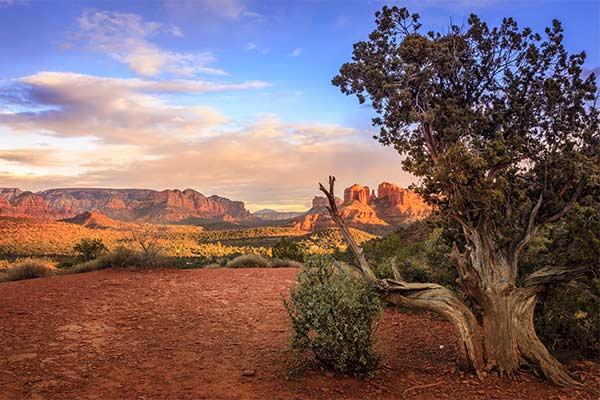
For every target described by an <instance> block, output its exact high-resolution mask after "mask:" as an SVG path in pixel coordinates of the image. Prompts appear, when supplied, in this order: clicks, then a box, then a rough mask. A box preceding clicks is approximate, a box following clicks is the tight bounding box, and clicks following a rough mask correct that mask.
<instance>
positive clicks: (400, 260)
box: [362, 221, 457, 288]
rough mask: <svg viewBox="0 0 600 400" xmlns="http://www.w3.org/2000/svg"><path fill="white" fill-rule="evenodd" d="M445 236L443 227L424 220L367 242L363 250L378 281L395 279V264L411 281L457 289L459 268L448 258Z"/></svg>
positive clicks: (402, 274) (405, 277) (405, 278)
mask: <svg viewBox="0 0 600 400" xmlns="http://www.w3.org/2000/svg"><path fill="white" fill-rule="evenodd" d="M442 235H443V228H441V227H438V226H435V225H434V224H432V223H431V222H429V221H421V222H415V223H413V224H411V225H408V226H405V227H402V228H400V229H399V230H398V231H397V232H396V233H393V234H391V235H388V236H386V237H384V238H382V239H374V240H370V241H368V242H365V243H363V245H362V247H363V250H364V253H365V256H366V257H367V259H368V260H369V261H371V262H372V263H373V265H374V268H373V270H374V271H373V272H375V274H376V275H377V276H378V277H379V278H392V277H393V272H392V263H393V262H395V264H396V266H397V267H398V270H399V272H400V275H401V276H402V278H403V279H404V280H406V281H408V282H435V283H439V284H442V285H444V286H446V287H452V288H456V278H457V273H456V269H455V267H454V265H452V263H451V262H450V260H449V258H448V253H449V252H450V246H449V245H448V244H447V243H446V241H445V240H444V238H443V236H442Z"/></svg>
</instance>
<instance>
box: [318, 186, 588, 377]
mask: <svg viewBox="0 0 600 400" xmlns="http://www.w3.org/2000/svg"><path fill="white" fill-rule="evenodd" d="M334 183H335V177H332V176H330V177H329V189H326V188H325V187H324V186H323V185H319V188H320V190H321V191H322V192H323V193H325V195H326V196H327V198H328V200H329V206H328V207H327V209H328V211H329V213H330V214H331V217H332V219H333V221H334V222H335V223H336V225H337V226H338V227H339V229H340V231H341V232H342V235H343V236H344V239H345V240H346V242H347V244H348V246H349V248H350V249H351V251H352V252H353V254H354V256H355V258H356V261H357V263H358V265H357V266H354V267H355V268H356V269H357V270H358V271H359V272H360V273H361V275H362V276H363V277H364V278H365V279H366V280H367V281H369V282H370V283H371V284H373V285H374V286H375V287H376V288H377V289H379V290H380V291H381V292H382V294H383V296H384V299H385V300H386V301H387V302H389V303H391V304H397V305H403V306H407V307H411V308H417V309H424V310H429V311H433V312H435V313H437V314H439V315H441V316H443V317H444V318H446V319H447V320H448V321H450V322H451V323H452V324H453V325H454V327H455V328H456V331H457V334H458V336H459V339H460V346H459V349H460V356H461V366H462V367H463V368H464V369H466V370H473V371H474V372H475V373H476V374H477V375H478V376H480V377H481V376H482V372H484V371H486V370H497V371H498V372H499V373H500V375H501V376H509V377H510V376H513V375H514V374H515V373H516V371H517V370H518V369H519V368H521V367H523V366H528V367H531V368H533V369H534V370H536V371H538V372H540V373H541V374H542V375H543V376H545V377H546V378H547V379H548V380H550V381H551V382H553V383H555V384H558V385H576V384H578V383H577V382H576V381H575V380H573V378H571V377H570V376H569V375H568V373H567V372H566V371H565V369H564V368H563V366H562V365H561V364H560V363H559V362H558V361H557V360H556V359H555V358H554V357H553V356H552V355H551V354H550V353H549V352H548V350H547V349H546V347H545V346H544V345H543V344H542V342H541V341H540V340H539V338H538V337H537V334H536V332H535V328H534V324H533V313H534V309H535V304H536V301H537V295H538V293H540V292H541V291H542V290H543V289H544V285H545V284H546V283H549V282H551V281H554V280H561V279H568V278H571V277H572V276H574V275H577V274H580V273H582V271H583V270H581V269H575V270H571V269H568V270H567V269H564V270H560V269H543V270H539V271H536V272H534V273H532V274H531V275H529V276H528V277H527V278H525V279H524V280H523V283H522V287H516V285H515V282H516V279H517V271H516V266H517V263H516V262H515V261H514V259H513V258H512V257H507V256H506V255H503V254H499V253H497V252H495V251H494V248H493V246H492V245H490V242H489V238H487V237H486V235H485V233H486V232H485V231H483V232H479V231H476V230H473V229H471V228H469V227H468V226H467V225H466V224H464V225H463V230H464V233H465V237H466V238H467V240H468V241H469V243H470V249H469V251H468V253H465V254H461V253H460V252H459V251H458V248H457V246H456V245H454V246H453V249H452V252H451V254H450V259H451V260H452V261H453V263H454V264H455V266H456V268H457V270H458V274H459V279H458V283H459V285H460V286H461V288H462V290H463V292H464V293H465V294H466V295H467V296H468V297H469V298H470V299H471V301H472V302H473V303H474V304H476V305H477V306H478V307H479V309H480V311H481V315H482V324H481V326H480V325H479V323H478V321H477V318H476V317H475V315H474V314H473V312H472V310H471V309H470V308H469V307H468V306H467V305H466V304H465V303H464V302H463V301H461V300H460V299H459V298H458V297H457V296H456V295H455V294H454V293H453V292H452V291H451V290H449V289H447V288H445V287H443V286H441V285H438V284H435V283H409V282H404V281H402V280H401V277H400V274H399V273H397V271H395V273H394V275H395V279H378V278H377V277H376V276H375V274H374V273H373V271H372V270H371V267H370V265H369V263H368V261H367V259H366V258H365V256H364V254H363V252H362V249H361V248H360V246H358V244H357V243H356V241H355V240H354V238H353V237H352V235H351V233H350V231H349V229H348V227H347V226H346V223H345V222H344V220H343V219H342V217H341V215H340V213H339V211H338V208H337V204H336V201H335V196H334ZM527 240H529V239H527Z"/></svg>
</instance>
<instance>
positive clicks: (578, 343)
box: [535, 278, 600, 360]
mask: <svg viewBox="0 0 600 400" xmlns="http://www.w3.org/2000/svg"><path fill="white" fill-rule="evenodd" d="M599 310H600V279H599V278H595V279H594V278H590V279H589V280H588V281H586V282H577V281H574V282H566V283H561V284H559V285H556V286H553V287H550V288H549V289H548V291H547V292H546V293H545V294H544V295H543V296H542V297H541V298H540V302H539V303H538V309H537V310H536V314H535V326H536V329H537V331H538V335H539V337H540V339H541V340H542V342H544V344H545V345H546V346H548V348H549V349H550V351H551V352H552V353H554V354H555V355H556V356H557V357H558V358H559V359H562V360H567V359H570V358H576V357H579V356H582V355H584V356H588V357H594V356H598V355H599V354H600V311H599Z"/></svg>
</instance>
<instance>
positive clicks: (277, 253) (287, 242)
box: [272, 237, 304, 262]
mask: <svg viewBox="0 0 600 400" xmlns="http://www.w3.org/2000/svg"><path fill="white" fill-rule="evenodd" d="M272 254H273V258H282V259H287V260H293V261H298V262H303V261H304V250H303V249H302V247H301V246H300V245H299V244H298V243H297V242H295V241H294V240H292V239H289V238H285V237H284V238H282V239H281V240H280V241H279V242H277V243H276V244H275V245H274V246H273V249H272Z"/></svg>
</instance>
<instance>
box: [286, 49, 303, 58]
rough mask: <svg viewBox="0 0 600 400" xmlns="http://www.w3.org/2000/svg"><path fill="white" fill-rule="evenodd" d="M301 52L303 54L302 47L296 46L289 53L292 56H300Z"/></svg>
mask: <svg viewBox="0 0 600 400" xmlns="http://www.w3.org/2000/svg"><path fill="white" fill-rule="evenodd" d="M300 54H302V49H301V48H300V47H296V48H295V49H294V50H292V51H291V52H290V54H289V56H290V57H298V56H299V55H300Z"/></svg>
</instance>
